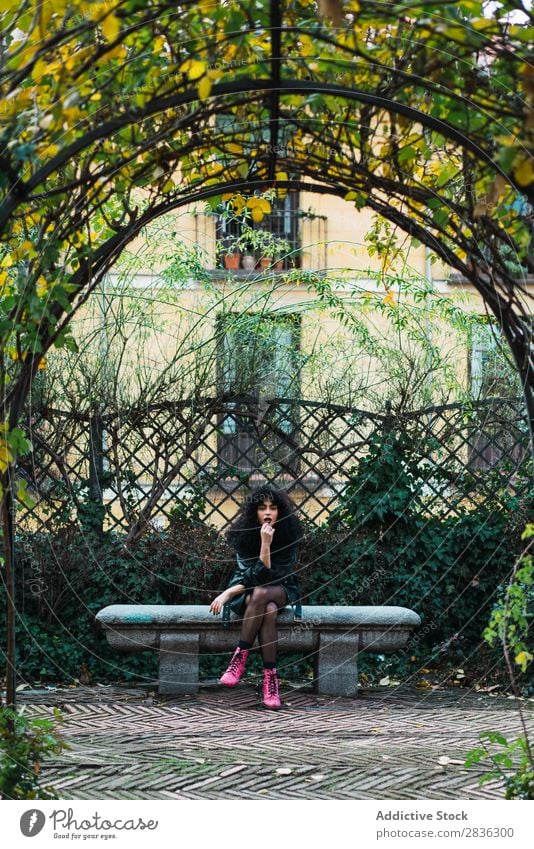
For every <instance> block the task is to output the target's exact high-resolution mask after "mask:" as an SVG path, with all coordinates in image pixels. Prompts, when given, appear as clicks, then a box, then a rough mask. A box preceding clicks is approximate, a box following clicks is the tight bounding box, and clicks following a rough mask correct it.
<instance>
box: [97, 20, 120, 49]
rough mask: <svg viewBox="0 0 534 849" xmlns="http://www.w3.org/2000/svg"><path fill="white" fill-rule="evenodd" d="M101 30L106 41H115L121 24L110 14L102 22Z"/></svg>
mask: <svg viewBox="0 0 534 849" xmlns="http://www.w3.org/2000/svg"><path fill="white" fill-rule="evenodd" d="M100 29H101V30H102V34H103V36H104V38H105V39H106V41H109V42H111V41H115V39H116V38H117V36H118V34H119V32H120V29H121V22H120V20H119V19H118V18H117V16H116V15H114V14H113V13H110V14H109V15H107V16H106V17H105V18H104V19H103V20H102V21H100Z"/></svg>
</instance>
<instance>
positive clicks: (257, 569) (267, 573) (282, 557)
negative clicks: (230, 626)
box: [225, 547, 302, 619]
mask: <svg viewBox="0 0 534 849" xmlns="http://www.w3.org/2000/svg"><path fill="white" fill-rule="evenodd" d="M296 562H297V549H296V547H295V548H293V549H291V550H289V551H272V552H271V568H270V569H267V567H266V566H264V564H263V563H262V561H261V560H260V559H259V558H258V559H257V560H253V559H252V558H247V559H245V558H244V557H243V556H242V555H240V554H236V568H235V569H234V572H233V574H232V577H231V578H230V580H229V582H228V586H229V587H234V586H235V585H236V584H243V585H244V586H245V588H246V591H247V590H250V589H253V588H254V587H258V586H267V585H269V584H271V585H274V584H276V585H278V584H280V585H281V586H282V587H284V589H285V590H286V592H287V597H288V602H289V604H291V605H292V606H293V607H294V608H295V618H298V619H300V617H301V615H302V614H301V602H300V586H299V582H298V578H297V576H296V575H295V572H294V571H293V567H294V566H295V564H296ZM246 591H245V592H242V593H239V595H236V596H234V597H233V598H232V599H230V601H229V602H228V603H227V604H226V605H225V607H228V608H229V609H230V610H232V611H233V613H236V614H237V615H241V614H242V613H243V608H244V601H245V597H246V594H247V593H246ZM226 618H227V617H226Z"/></svg>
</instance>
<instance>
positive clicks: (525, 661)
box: [515, 651, 532, 672]
mask: <svg viewBox="0 0 534 849" xmlns="http://www.w3.org/2000/svg"><path fill="white" fill-rule="evenodd" d="M531 660H532V655H531V654H530V652H529V651H520V652H519V654H517V655H516V656H515V662H516V663H517V665H518V666H520V667H521V669H522V670H523V672H525V671H526V668H527V666H528V665H529V663H530V661H531Z"/></svg>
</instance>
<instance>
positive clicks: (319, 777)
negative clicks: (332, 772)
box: [310, 773, 326, 781]
mask: <svg viewBox="0 0 534 849" xmlns="http://www.w3.org/2000/svg"><path fill="white" fill-rule="evenodd" d="M310 778H313V780H314V781H322V780H323V778H326V775H321V773H317V775H310Z"/></svg>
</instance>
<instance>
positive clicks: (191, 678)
mask: <svg viewBox="0 0 534 849" xmlns="http://www.w3.org/2000/svg"><path fill="white" fill-rule="evenodd" d="M198 644H199V635H198V634H187V633H186V634H161V637H160V643H159V692H160V693H162V694H165V695H172V696H177V695H184V694H186V693H197V692H198Z"/></svg>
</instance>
